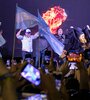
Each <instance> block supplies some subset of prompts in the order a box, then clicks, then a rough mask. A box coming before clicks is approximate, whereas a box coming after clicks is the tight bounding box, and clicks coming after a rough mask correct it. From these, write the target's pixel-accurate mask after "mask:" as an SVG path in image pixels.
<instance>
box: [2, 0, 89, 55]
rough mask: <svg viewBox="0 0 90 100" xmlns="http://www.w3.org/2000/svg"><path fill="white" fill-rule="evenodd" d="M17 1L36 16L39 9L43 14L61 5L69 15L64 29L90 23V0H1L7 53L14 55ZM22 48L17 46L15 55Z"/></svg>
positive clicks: (5, 51)
mask: <svg viewBox="0 0 90 100" xmlns="http://www.w3.org/2000/svg"><path fill="white" fill-rule="evenodd" d="M16 3H18V5H19V6H20V7H22V8H23V9H25V10H27V11H28V12H30V13H32V14H34V15H36V16H37V9H39V11H40V13H41V14H42V13H43V12H45V11H47V10H48V9H49V8H51V7H54V6H61V7H62V8H64V9H65V10H66V13H67V15H68V18H67V20H66V22H64V23H63V24H62V26H61V27H62V28H63V29H64V30H65V29H66V28H69V26H71V25H73V26H75V27H78V26H79V27H81V28H83V27H84V26H85V25H87V24H89V25H90V0H0V21H1V22H2V28H3V31H4V33H3V36H4V38H5V39H6V41H7V43H6V44H5V45H4V49H3V51H4V54H5V55H12V50H13V39H14V33H15V12H16ZM19 46H20V45H19ZM20 48H21V47H15V56H17V55H18V54H20ZM18 56H20V55H18Z"/></svg>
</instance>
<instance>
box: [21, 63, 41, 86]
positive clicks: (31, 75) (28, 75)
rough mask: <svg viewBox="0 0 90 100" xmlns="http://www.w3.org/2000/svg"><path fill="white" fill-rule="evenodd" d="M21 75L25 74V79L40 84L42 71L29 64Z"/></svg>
mask: <svg viewBox="0 0 90 100" xmlns="http://www.w3.org/2000/svg"><path fill="white" fill-rule="evenodd" d="M21 76H23V77H24V78H25V79H27V80H28V81H29V82H31V83H33V84H35V85H39V84H40V72H39V70H38V69H36V68H35V67H34V66H32V65H31V64H27V65H26V66H25V67H24V68H23V70H22V72H21Z"/></svg>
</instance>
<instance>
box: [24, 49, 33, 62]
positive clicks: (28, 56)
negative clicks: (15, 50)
mask: <svg viewBox="0 0 90 100" xmlns="http://www.w3.org/2000/svg"><path fill="white" fill-rule="evenodd" d="M22 58H23V60H25V58H32V52H27V51H22Z"/></svg>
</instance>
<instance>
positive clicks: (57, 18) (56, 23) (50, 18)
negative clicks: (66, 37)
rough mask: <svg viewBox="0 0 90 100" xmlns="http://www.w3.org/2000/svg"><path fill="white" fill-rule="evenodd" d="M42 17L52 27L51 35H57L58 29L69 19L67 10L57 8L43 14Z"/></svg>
mask: <svg viewBox="0 0 90 100" xmlns="http://www.w3.org/2000/svg"><path fill="white" fill-rule="evenodd" d="M42 17H43V19H44V20H45V22H46V23H47V24H48V26H49V27H50V31H51V33H53V34H56V31H57V29H58V28H59V27H60V26H61V25H62V23H63V22H64V21H65V20H66V19H67V14H66V12H65V9H63V8H61V7H60V6H55V7H52V8H50V9H49V10H47V11H46V12H45V13H43V15H42Z"/></svg>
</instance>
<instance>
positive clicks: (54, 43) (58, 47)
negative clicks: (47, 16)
mask: <svg viewBox="0 0 90 100" xmlns="http://www.w3.org/2000/svg"><path fill="white" fill-rule="evenodd" d="M38 20H39V31H40V33H41V34H43V36H44V37H45V38H46V40H47V41H48V43H49V44H50V46H51V47H52V49H53V50H54V52H56V53H57V54H58V55H61V54H62V52H63V49H64V45H63V44H62V43H61V42H60V41H59V40H58V39H57V38H56V37H55V36H54V35H53V34H52V33H51V32H50V28H49V27H48V25H47V24H46V22H45V21H44V20H43V18H42V17H41V15H40V13H39V11H38Z"/></svg>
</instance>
